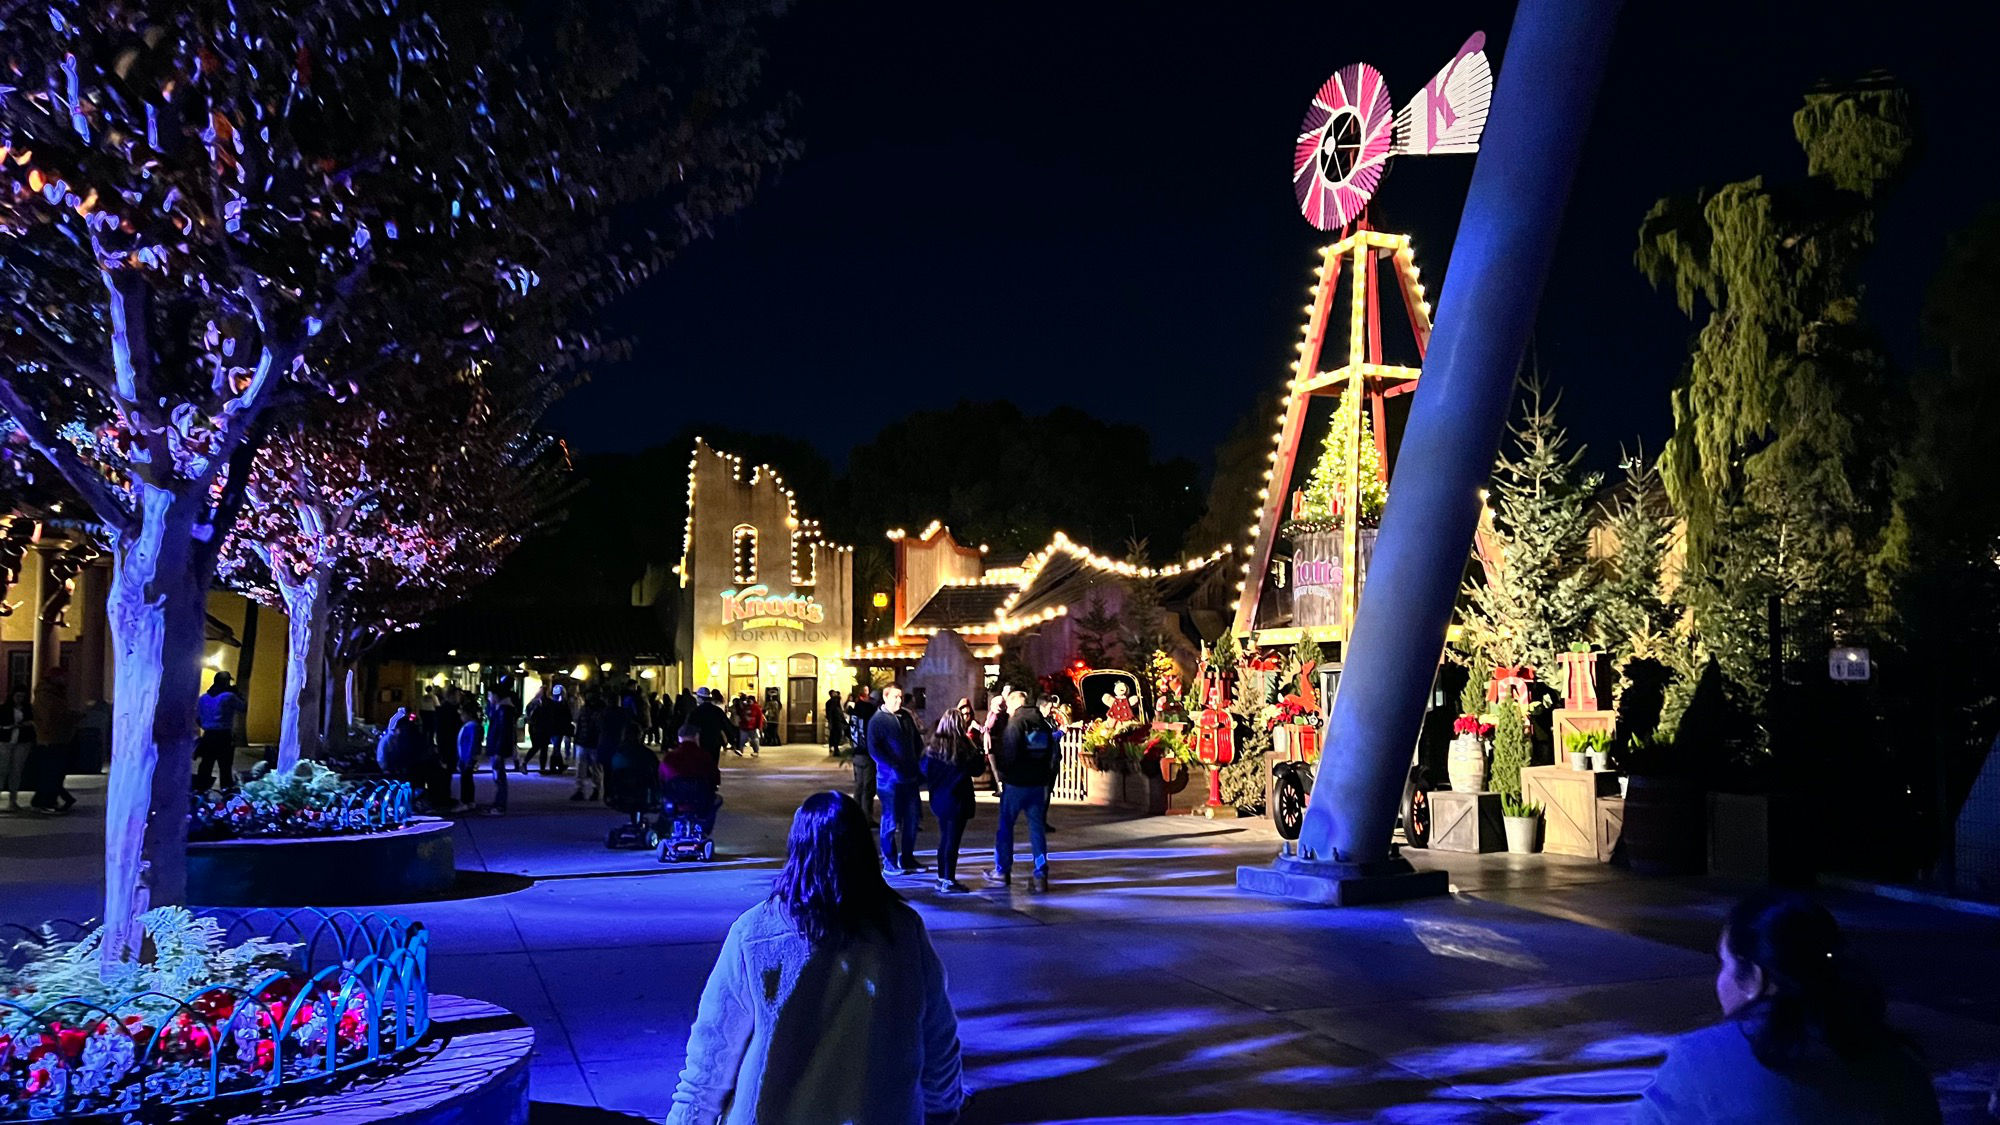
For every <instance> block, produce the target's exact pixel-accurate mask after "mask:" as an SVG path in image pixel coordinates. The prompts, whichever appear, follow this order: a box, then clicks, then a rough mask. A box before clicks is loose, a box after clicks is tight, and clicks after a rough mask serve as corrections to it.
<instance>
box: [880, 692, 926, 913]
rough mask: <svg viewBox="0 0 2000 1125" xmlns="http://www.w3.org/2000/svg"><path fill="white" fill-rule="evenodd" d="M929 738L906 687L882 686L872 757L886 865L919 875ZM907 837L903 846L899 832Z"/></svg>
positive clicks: (898, 872)
mask: <svg viewBox="0 0 2000 1125" xmlns="http://www.w3.org/2000/svg"><path fill="white" fill-rule="evenodd" d="M923 753H924V746H923V737H922V735H920V734H919V733H918V732H917V721H916V720H915V719H913V718H911V717H910V713H909V712H907V711H905V710H903V686H902V685H901V684H890V685H889V686H888V687H885V688H883V689H882V707H881V709H880V710H878V711H876V712H875V714H873V715H871V716H869V719H868V757H869V758H870V759H871V760H873V761H874V763H875V785H876V789H877V791H878V792H879V793H880V794H881V796H882V867H883V869H884V870H886V871H887V872H888V873H889V874H891V875H913V874H915V873H917V872H919V871H922V870H923V867H921V866H920V865H919V864H918V863H917V811H918V809H919V807H920V806H921V804H922V799H923V793H922V789H923V769H922V765H921V762H922V758H923ZM898 834H900V835H901V836H902V848H901V850H900V851H899V850H898V849H897V846H896V844H897V840H896V837H897V836H898Z"/></svg>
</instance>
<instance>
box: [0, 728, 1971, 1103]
mask: <svg viewBox="0 0 2000 1125" xmlns="http://www.w3.org/2000/svg"><path fill="white" fill-rule="evenodd" d="M725 768H726V770H727V775H728V776H727V780H726V782H725V785H724V792H725V794H726V795H727V798H728V802H729V804H728V807H726V808H725V809H724V810H723V815H722V823H721V825H720V827H719V829H718V832H717V836H718V839H719V841H720V845H721V848H722V851H723V856H722V857H721V858H720V859H718V861H717V862H716V863H714V864H711V865H699V866H691V867H678V868H677V867H668V866H663V865H660V864H658V863H656V862H655V861H654V859H653V857H652V856H651V854H650V853H644V852H614V851H609V850H607V849H606V848H605V847H604V832H605V830H606V829H607V828H609V827H610V826H611V825H612V824H613V823H614V822H615V820H616V819H617V818H616V817H615V815H614V814H611V813H609V812H607V811H605V810H604V809H602V808H598V807H595V806H580V805H573V804H570V803H568V802H567V801H565V800H564V799H563V798H564V797H566V796H567V794H568V791H569V787H568V783H567V782H559V781H557V780H555V779H548V780H543V779H541V778H538V777H535V776H532V775H531V776H529V777H527V778H525V779H517V780H516V781H515V782H514V783H513V793H512V797H513V802H514V812H513V813H512V814H511V815H509V816H507V817H505V818H494V819H472V820H467V821H464V822H462V823H461V825H460V827H459V828H458V830H457V846H458V849H459V850H458V859H459V866H460V867H461V868H462V869H471V870H474V871H478V872H481V874H480V875H479V876H477V877H476V878H472V879H468V880H466V881H467V882H469V883H473V884H475V885H476V889H477V890H478V892H479V893H478V894H477V895H476V896H474V897H466V898H461V899H458V900H455V901H449V902H434V903H425V904H420V905H413V906H409V907H406V908H402V909H404V910H405V911H406V912H407V913H408V914H410V915H411V916H413V917H416V918H419V919H422V920H423V921H425V922H426V923H428V924H429V925H430V926H431V927H432V928H433V930H434V931H435V944H434V945H433V951H434V953H433V959H432V987H433V988H435V989H437V990H440V991H444V992H453V993H459V994H462V995H466V996H474V997H479V998H482V999H487V1000H492V1001H494V1002H497V1003H500V1004H504V1005H506V1006H507V1007H509V1008H512V1009H513V1010H515V1011H517V1012H519V1013H521V1014H522V1015H523V1016H525V1017H526V1018H527V1019H528V1020H529V1021H530V1022H531V1023H533V1024H534V1026H535V1028H536V1030H537V1032H538V1033H539V1046H538V1052H537V1058H536V1061H535V1066H534V1074H533V1090H534V1098H535V1101H536V1103H537V1116H536V1121H537V1122H546V1123H548V1125H563V1123H577V1125H581V1123H603V1125H612V1123H617V1122H633V1121H645V1120H652V1119H655V1118H657V1117H658V1116H659V1115H661V1114H662V1113H664V1111H665V1107H666V1105H667V1103H668V1098H669V1095H670V1094H671V1091H672V1088H673V1082H674V1077H675V1074H676V1073H677V1071H678V1069H679V1065H680V1060H681V1051H682V1047H683V1044H684V1041H685V1038H686V1034H687V1027H688V1023H689V1021H690V1020H691V1019H692V1017H693V1014H694V1005H695V1000H696V997H697V996H698V995H699V993H700V989H701V985H702V982H703V980H704V979H705V977H706V975H707V972H708V969H709V966H710V965H711V963H712V962H713V960H714V957H715V954H716V951H717V949H718V948H719V946H720V941H721V939H722V936H723V934H724V933H725V931H726V930H727V928H728V926H729V923H730V922H731V921H732V920H733V919H734V918H735V916H736V914H737V913H738V912H739V911H741V910H742V909H743V908H744V907H746V906H747V905H749V904H750V903H752V902H753V901H755V900H756V899H758V898H759V897H761V896H762V895H763V894H764V893H765V890H766V888H767V886H768V882H769V879H770V876H771V874H772V872H773V871H774V870H775V868H776V864H777V856H778V855H779V854H780V851H781V849H782V846H783V840H784V833H785V829H786V827H787V826H788V824H789V821H790V815H791V810H792V809H793V808H794V807H795V806H796V805H797V803H798V801H799V800H800V798H801V797H803V796H804V795H805V794H806V793H807V792H809V791H811V790H813V789H816V788H821V787H827V786H831V785H842V784H845V782H846V780H847V775H846V774H845V773H844V772H842V771H838V770H836V769H835V768H833V767H831V766H829V765H828V764H827V761H826V759H825V757H824V755H823V753H822V752H821V751H819V750H817V749H804V748H801V749H777V750H771V751H766V753H765V756H764V757H763V758H762V759H761V760H757V761H743V762H739V761H737V760H735V759H731V760H730V761H728V762H726V763H725ZM96 786H101V781H95V780H94V779H93V780H91V781H86V783H85V786H84V787H80V788H79V793H80V794H81V795H83V796H84V797H85V800H86V806H87V808H86V811H84V812H83V813H82V814H80V815H78V816H75V817H70V818H67V819H63V820H58V821H51V822H40V821H30V820H29V819H28V818H25V817H21V818H10V817H7V816H5V815H4V814H0V916H4V917H6V918H23V917H26V918H33V917H38V916H43V915H46V914H51V913H54V914H67V915H69V916H86V915H88V914H90V913H92V912H93V911H94V909H95V908H94V905H93V904H94V902H95V898H96V894H97V892H96V889H95V886H94V882H95V879H94V864H95V863H96V862H97V856H98V855H100V854H101V850H100V848H101V844H100V843H99V841H100V837H99V832H100V831H101V828H102V825H101V822H100V821H99V819H98V817H97V816H96V815H94V813H92V812H90V811H88V806H94V805H97V804H98V803H99V793H98V792H96V791H95V789H96ZM480 791H481V793H482V794H484V793H486V791H487V783H486V782H482V784H481V790H480ZM981 816H982V819H980V820H977V821H975V822H974V825H973V828H972V832H971V834H970V839H969V841H968V843H971V842H973V841H979V840H983V839H986V838H987V837H986V833H987V832H988V831H990V829H991V827H992V825H993V817H992V810H991V808H990V807H988V808H984V809H982V810H981ZM1052 819H1053V820H1054V823H1055V826H1056V829H1057V831H1056V832H1055V834H1054V837H1053V840H1052V843H1053V844H1054V847H1055V849H1056V852H1057V855H1056V858H1055V864H1054V867H1053V880H1054V886H1053V887H1052V888H1051V890H1050V893H1049V894H1047V895H1045V896H1038V895H1032V894H1030V893H1028V892H1027V891H1025V890H1015V891H1013V892H1011V893H1010V892H1005V891H995V890H986V891H982V893H980V894H977V895H973V896H969V897H964V898H955V899H945V898H941V897H939V896H937V895H935V894H934V893H932V892H931V891H930V889H929V885H928V883H927V882H925V881H922V880H908V881H906V882H907V885H906V887H905V890H906V893H907V895H908V897H909V898H910V899H911V901H912V902H914V903H915V905H916V906H917V908H918V909H919V910H920V911H921V912H922V913H923V915H924V917H925V919H926V921H927V922H928V923H929V925H930V926H931V929H932V933H933V935H934V938H935V940H936V943H937V946H938V949H939V952H940V953H941V955H942V956H943V958H944V961H945V963H946V966H947V969H948V971H949V973H950V976H951V988H952V994H953V997H954V1000H955V1002H956V1004H957V1006H958V1010H959V1015H960V1019H961V1023H962V1028H961V1030H962V1035H963V1039H964V1042H965V1049H966V1056H967V1067H968V1076H969V1080H970V1081H971V1083H972V1084H973V1085H974V1086H975V1087H976V1088H977V1090H978V1094H977V1097H976V1101H975V1103H974V1107H973V1110H972V1112H971V1113H969V1114H968V1116H967V1121H968V1122H971V1123H977V1122H1028V1121H1037V1122H1039V1121H1092V1122H1113V1121H1115V1122H1163V1121H1169V1120H1171V1121H1177V1122H1184V1121H1217V1122H1219V1121H1240V1122H1292V1121H1346V1120H1379V1121H1519V1120H1550V1121H1598V1120H1619V1119H1622V1117H1623V1116H1624V1113H1625V1110H1624V1103H1625V1102H1627V1101H1629V1100H1630V1098H1631V1097H1633V1096H1634V1095H1635V1094H1636V1093H1637V1092H1638V1090H1640V1089H1641V1088H1642V1087H1643V1086H1644V1084H1645V1082H1646V1081H1647V1077H1648V1075H1649V1073H1650V1071H1651V1069H1652V1068H1653V1067H1654V1066H1656V1065H1657V1064H1658V1061H1659V1058H1660V1056H1661V1052H1662V1050H1663V1045H1664V1043H1665V1040H1666V1038H1667V1037H1669V1036H1671V1035H1673V1034H1676V1033H1678V1032H1681V1031H1685V1030H1688V1029H1691V1028H1694V1027H1697V1026H1699V1025H1701V1024H1703V1023H1705V1022H1707V1021H1709V1020H1710V1019H1712V1018H1713V1015H1714V999H1713V994H1712V978H1713V973H1714V966H1715V960H1714V955H1713V952H1712V950H1713V944H1714V940H1715V933H1716V927H1717V922H1718V920H1719V918H1720V917H1721V915H1722V912H1723V911H1724V910H1725V909H1726V908H1727V905H1728V903H1729V901H1730V898H1731V896H1732V895H1733V894H1734V893H1735V892H1734V889H1733V888H1729V887H1726V886H1720V885H1717V884H1714V883H1711V882H1709V881H1706V880H1643V879H1637V878H1634V877H1631V876H1629V875H1626V874H1624V873H1622V872H1619V871H1615V870H1612V869H1609V868H1605V867H1601V866H1599V865H1598V864H1595V863H1591V862H1586V861H1578V860H1568V859H1564V858H1561V857H1532V858H1530V857H1507V856H1484V857H1445V856H1443V855H1440V854H1437V853H1415V855H1416V858H1417V860H1418V862H1419V863H1421V864H1440V865H1442V866H1445V867H1447V868H1449V869H1450V870H1451V871H1452V875H1453V880H1454V890H1455V893H1454V894H1453V895H1451V896H1450V897H1448V898H1441V899H1433V900H1428V901H1422V902H1415V903H1407V904H1402V905H1397V906H1391V907H1379V908H1367V909H1347V910H1329V909H1312V908H1307V907H1301V906H1296V905H1292V904H1289V903H1284V902H1278V901H1272V900H1266V899H1260V898H1256V897H1252V896H1247V895H1243V894H1240V893H1238V892H1237V891H1236V890H1235V887H1234V880H1233V872H1234V869H1235V866H1236V864H1238V863H1251V862H1261V861H1263V860H1265V859H1267V858H1268V857H1269V856H1270V855H1271V853H1272V852H1273V850H1274V849H1275V846H1276V838H1275V836H1274V835H1273V834H1272V833H1271V832H1270V831H1269V829H1268V828H1267V827H1266V825H1265V823H1264V822H1227V821H1223V822H1210V821H1206V820H1199V819H1192V818H1181V817H1173V818H1153V819H1146V820H1137V821H1116V820H1112V819H1109V818H1108V817H1106V816H1104V815H1103V814H1101V813H1097V812H1095V811H1093V810H1088V809H1081V808H1067V807H1062V806H1058V807H1057V808H1056V810H1055V812H1054V814H1053V817H1052ZM985 859H986V857H985V856H984V855H977V854H975V857H974V858H973V859H971V860H970V861H968V862H967V863H966V864H965V867H966V868H967V869H968V871H976V870H978V869H980V867H982V866H983V865H984V861H985ZM1832 901H1833V902H1834V904H1835V906H1836V909H1838V910H1839V911H1840V913H1841V915H1842V918H1843V920H1844V921H1845V922H1846V923H1847V924H1848V926H1849V927H1850V930H1851V932H1852V933H1853V935H1854V936H1855V939H1856V940H1857V942H1858V943H1859V945H1860V946H1861V948H1862V949H1863V951H1864V952H1865V953H1866V954H1867V955H1868V956H1869V957H1871V959H1872V960H1873V962H1874V964H1875V965H1876V966H1877V968H1878V969H1879V970H1880V971H1881V973H1882V974H1883V976H1884V979H1885V981H1886V982H1887V983H1888V984H1889V986H1890V988H1891V991H1892V995H1894V996H1895V998H1896V1009H1895V1012H1896V1018H1897V1020H1898V1022H1899V1023H1900V1024H1901V1025H1902V1026H1903V1027H1904V1028H1905V1029H1906V1030H1908V1031H1909V1032H1911V1033H1912V1034H1914V1035H1915V1036H1916V1037H1917V1038H1918V1040H1919V1041H1920V1042H1921V1044H1922V1045H1923V1047H1924V1049H1925V1050H1926V1052H1927V1053H1928V1057H1929V1059H1930V1061H1931V1063H1932V1065H1933V1067H1934V1069H1935V1070H1936V1072H1937V1074H1938V1076H1939V1077H1938V1082H1939V1088H1940V1091H1941V1093H1942V1094H1943V1096H1944V1098H1945V1101H1946V1105H1947V1118H1948V1119H1949V1120H1954V1121H1964V1122H1973V1121H1980V1120H1983V1119H1984V1118H1983V1114H1982V1113H1981V1110H1980V1107H1981V1106H1983V1103H1984V1097H1985V1094H1984V1090H1985V1089H1986V1088H1987V1087H1989V1086H1990V1085H1991V1084H1992V1082H1993V1081H1994V1078H1995V1075H1996V1070H2000V922H1995V921H1993V920H1992V919H1988V918H1979V917H1972V916H1967V915H1961V914H1955V913H1952V912H1948V911H1943V910H1937V909H1933V908H1929V907H1923V906H1911V905H1904V904H1897V903H1889V902H1886V901H1883V900H1877V899H1873V898H1868V897H1864V896H1858V895H1836V896H1834V897H1833V899H1832Z"/></svg>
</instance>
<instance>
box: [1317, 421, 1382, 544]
mask: <svg viewBox="0 0 2000 1125" xmlns="http://www.w3.org/2000/svg"><path fill="white" fill-rule="evenodd" d="M1357 420H1358V421H1359V422H1360V434H1361V461H1360V464H1359V466H1358V469H1359V472H1358V477H1357V479H1358V481H1359V486H1360V507H1361V526H1363V527H1375V526H1377V525H1379V524H1380V523H1381V522H1382V509H1383V507H1384V506H1386V505H1387V504H1388V503H1389V486H1388V484H1387V483H1386V482H1384V481H1383V479H1382V455H1381V451H1380V450H1378V449H1376V448H1375V426H1374V423H1373V422H1372V421H1371V420H1370V419H1369V417H1368V415H1367V413H1365V412H1364V411H1362V409H1361V396H1359V395H1349V394H1343V395H1341V396H1340V403H1339V405H1338V406H1336V407H1335V408H1334V411H1333V420H1332V421H1331V422H1330V423H1328V428H1327V432H1326V440H1325V441H1323V442H1321V443H1320V447H1319V460H1317V461H1315V462H1314V463H1313V470H1312V475H1311V476H1310V477H1308V478H1307V480H1306V489H1305V511H1304V513H1303V515H1304V521H1303V522H1309V523H1318V524H1326V525H1329V526H1334V527H1341V526H1345V513H1344V512H1342V511H1341V510H1340V509H1341V502H1342V501H1341V498H1342V496H1343V494H1344V492H1345V489H1346V488H1347V466H1348V464H1349V463H1350V462H1351V461H1352V459H1353V457H1354V451H1353V449H1352V448H1351V447H1350V444H1351V441H1352V438H1353V435H1354V433H1355V423H1356V421H1357Z"/></svg>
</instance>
